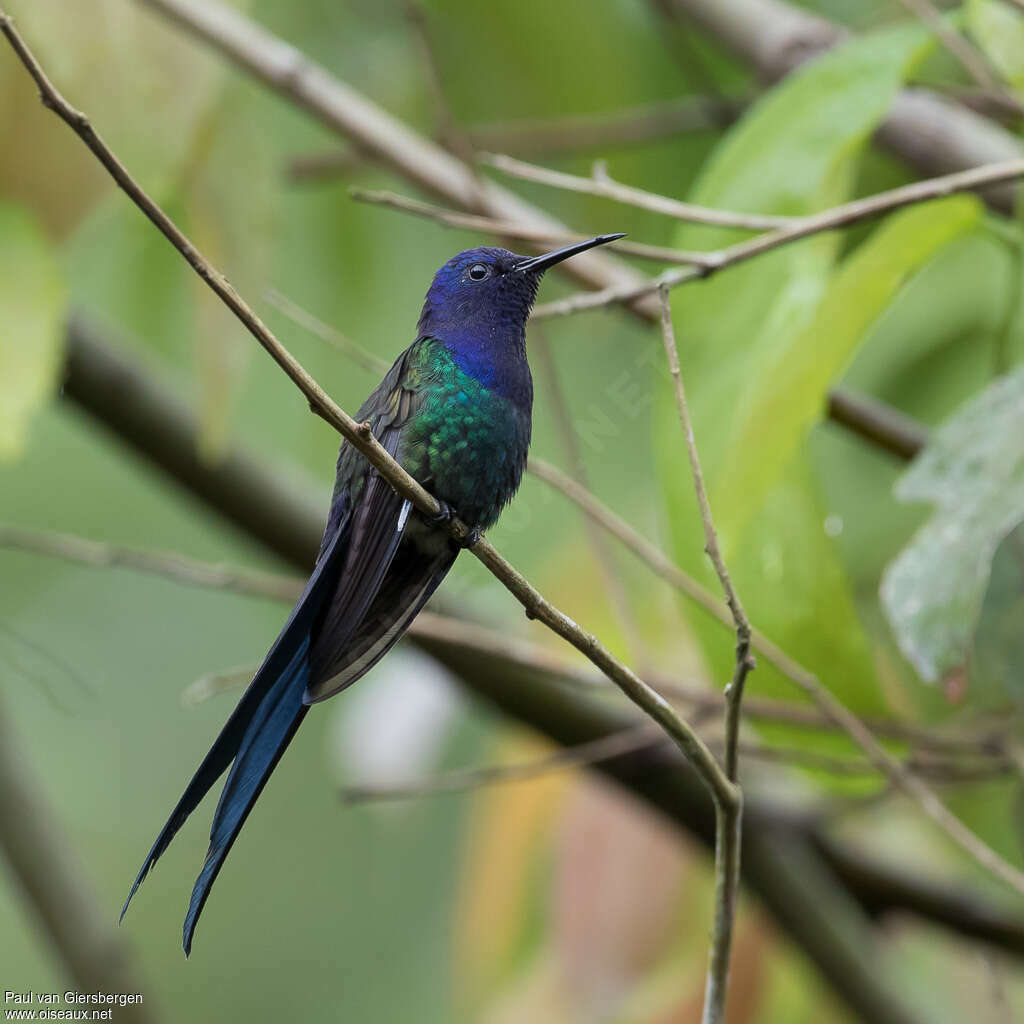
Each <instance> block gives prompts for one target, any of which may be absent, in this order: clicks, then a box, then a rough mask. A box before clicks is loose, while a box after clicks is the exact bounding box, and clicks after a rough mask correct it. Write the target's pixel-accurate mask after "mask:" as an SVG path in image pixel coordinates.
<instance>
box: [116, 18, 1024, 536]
mask: <svg viewBox="0 0 1024 1024" xmlns="http://www.w3.org/2000/svg"><path fill="white" fill-rule="evenodd" d="M138 2H140V3H143V4H145V5H146V6H148V7H151V8H153V9H155V10H158V11H160V12H162V13H163V14H165V15H167V16H168V17H169V18H170V19H171V20H172V21H174V22H175V23H177V24H178V25H180V26H182V27H183V28H185V29H186V30H187V31H188V32H190V33H191V34H192V35H194V36H195V37H197V38H199V39H201V40H204V41H205V42H207V43H209V44H210V45H211V46H213V47H214V48H215V49H216V50H217V51H218V52H220V53H221V54H223V55H224V56H225V57H227V58H228V59H229V60H231V61H233V62H234V63H235V64H236V65H237V66H239V67H240V68H242V69H244V70H245V71H247V72H249V73H250V74H251V75H253V76H254V77H255V78H256V79H258V80H259V81H261V82H262V83H264V84H265V85H266V86H268V87H269V88H270V89H272V90H274V91H276V92H277V93H278V94H280V95H281V96H283V97H285V98H286V99H287V100H289V101H290V102H291V103H293V104H294V105H295V106H296V107H298V108H299V109H302V110H304V111H306V112H307V113H309V114H311V115H312V116H313V117H315V118H317V119H318V120H319V121H320V122H322V123H323V124H325V125H327V127H329V128H330V129H331V130H332V131H334V132H336V133H338V134H340V135H342V136H344V137H345V138H346V139H348V140H349V142H350V143H351V144H352V145H353V146H354V147H355V148H356V149H357V150H358V151H359V152H360V153H362V154H365V155H366V156H367V158H368V159H374V160H377V161H379V162H380V163H382V164H383V165H384V166H386V167H389V168H391V169H392V170H393V171H395V172H396V173H398V174H399V175H401V176H402V177H404V178H405V179H406V180H407V181H408V182H410V183H411V184H413V185H415V186H417V187H420V188H423V189H425V190H427V191H428V192H431V193H433V194H434V195H437V196H440V197H441V198H442V199H444V200H445V201H446V202H448V203H451V204H452V205H454V206H458V207H461V208H463V209H467V208H469V206H470V204H471V201H472V199H473V194H472V191H471V189H470V187H469V185H468V183H467V181H466V174H467V171H466V168H465V167H464V166H463V165H462V164H461V163H460V162H459V161H457V160H455V159H454V158H452V156H451V155H450V154H448V153H446V152H445V151H444V150H442V149H440V148H438V147H437V146H435V145H433V144H431V143H430V142H429V141H427V140H424V139H421V138H419V137H418V136H417V135H416V134H415V133H414V132H413V131H412V129H410V128H409V127H408V126H407V125H405V124H402V123H401V122H399V121H397V120H395V119H394V118H393V117H391V116H390V115H389V114H387V113H386V112H385V111H383V110H382V109H380V108H379V107H377V106H376V105H375V104H373V103H372V102H371V101H370V100H368V99H367V98H366V97H364V96H362V95H360V94H359V93H358V92H356V91H355V90H353V89H352V88H351V87H350V86H348V85H346V84H345V83H344V82H341V81H339V80H338V79H337V78H335V77H334V76H332V75H331V74H329V73H328V72H327V71H326V70H325V69H324V68H323V67H321V66H319V65H316V64H314V63H313V62H311V61H309V60H308V59H307V58H305V57H304V56H303V55H302V54H301V53H300V52H299V51H298V50H296V49H295V48H294V47H292V46H289V45H288V44H287V43H284V42H282V41H281V40H280V39H277V38H276V37H275V36H273V35H272V34H271V33H269V32H267V31H266V30H265V29H263V28H261V27H260V26H258V25H257V24H255V23H254V22H252V21H251V20H249V19H247V18H246V17H245V16H244V15H242V14H241V13H240V12H239V11H237V10H233V9H231V8H228V7H225V6H224V5H223V4H219V3H217V2H216V0H205V2H203V3H201V4H200V3H197V2H196V0H138ZM663 2H664V4H665V7H666V10H668V9H669V8H672V9H673V10H674V9H675V6H678V7H682V6H683V4H682V0H677V3H676V4H675V5H673V4H672V3H670V2H669V0H663ZM697 2H698V0H689V3H688V4H687V6H693V5H695V4H696V3H697ZM702 3H704V4H707V6H706V8H705V7H702V10H701V12H700V16H701V18H702V19H704V20H708V21H713V22H715V23H716V24H715V26H714V27H716V28H717V19H722V18H724V22H725V24H726V25H728V26H730V27H731V28H734V29H737V30H739V31H738V32H737V34H736V37H735V38H734V37H732V36H730V38H728V39H727V40H726V42H727V44H728V45H730V46H736V45H738V46H739V48H740V49H741V52H742V53H743V55H744V56H745V57H750V58H751V59H755V58H756V59H757V60H764V61H766V62H768V64H771V67H768V64H766V65H765V68H766V71H767V74H768V77H779V76H781V74H783V73H785V72H786V71H788V70H789V68H790V66H791V65H790V64H789V63H785V62H786V61H788V60H789V59H790V58H795V57H806V56H809V55H810V54H811V53H812V52H817V49H820V48H821V46H820V45H818V46H816V47H810V48H807V47H802V46H799V45H797V46H793V45H790V42H791V40H790V39H789V35H790V34H792V35H793V36H798V37H800V39H801V40H803V39H804V38H805V37H811V36H815V35H817V37H819V38H820V40H821V42H822V43H823V44H824V45H828V44H830V43H831V42H833V41H834V40H835V37H836V34H837V33H836V31H835V30H834V29H832V27H831V26H830V25H829V23H827V22H825V21H824V20H823V19H820V18H814V17H812V16H811V15H808V14H807V13H806V12H805V11H802V10H800V9H797V8H790V7H787V6H786V5H785V4H782V3H780V0H770V3H769V0H713V2H712V0H702ZM737 4H738V5H739V6H740V7H743V8H744V10H745V9H746V8H747V7H751V8H752V9H751V10H750V12H749V13H750V14H751V17H750V19H746V18H744V17H743V16H742V13H743V12H738V11H736V10H735V8H736V5H737ZM769 8H770V9H769ZM779 13H784V14H785V15H786V18H785V21H786V24H785V26H781V28H782V36H781V37H780V41H781V43H782V44H783V45H782V46H781V47H779V48H775V47H773V48H770V49H764V48H762V47H761V46H760V42H761V39H762V35H763V33H761V32H760V30H759V28H758V26H760V27H764V26H765V25H766V24H767V25H768V26H769V27H771V29H772V33H771V34H772V37H773V38H775V30H776V29H779V28H780V26H779V25H778V24H777V22H778V21H779V18H778V17H777V15H778V14H779ZM730 19H731V20H730ZM748 21H749V24H748ZM751 26H754V28H753V30H752V29H751ZM808 26H810V29H808ZM791 29H792V33H790V30H791ZM823 37H827V38H823ZM744 47H746V48H744ZM748 50H749V52H748ZM777 59H778V60H781V61H782V62H783V63H782V64H779V65H778V66H776V64H774V63H772V62H773V61H776V60H777ZM897 106H899V107H900V111H901V113H900V116H899V117H896V116H895V115H894V116H893V117H892V118H891V119H890V127H891V129H892V130H893V132H894V133H896V134H900V133H903V134H905V135H906V136H907V139H908V140H909V143H910V144H911V146H910V148H915V147H916V148H915V151H914V153H911V154H910V158H911V161H912V162H914V160H913V158H914V157H915V156H916V155H919V153H918V151H920V150H922V149H928V148H929V147H932V148H934V145H935V144H936V140H938V141H939V142H941V143H943V144H946V143H948V144H949V148H950V149H951V150H954V151H955V152H954V154H953V156H952V157H951V158H950V159H951V160H952V163H953V164H954V165H956V164H957V162H958V161H960V162H963V163H968V164H970V163H982V162H989V161H991V162H995V161H996V160H1001V159H1003V158H1004V157H1007V158H1008V157H1009V156H1010V155H1017V154H1018V153H1019V152H1020V144H1019V142H1018V140H1016V139H1015V138H1013V137H1012V136H1009V135H1008V134H1006V133H1005V132H1003V133H998V134H997V135H992V133H991V132H987V130H984V125H985V122H984V121H983V120H982V119H980V118H978V117H976V116H975V115H973V114H971V113H970V112H963V113H962V114H961V112H960V111H959V110H958V108H956V107H950V108H948V109H947V107H946V106H945V105H939V104H937V102H936V101H932V100H930V99H928V98H927V97H919V96H917V95H916V94H914V96H913V97H911V96H910V94H907V95H906V96H905V97H904V98H903V100H902V101H901V102H899V103H898V104H897ZM937 106H940V107H941V109H940V110H939V111H936V110H935V109H933V108H935V107H937ZM940 114H941V116H940ZM905 148H907V147H905ZM929 154H930V150H929ZM943 159H944V161H945V162H942V163H940V164H939V165H938V166H940V167H941V168H943V169H944V168H946V167H948V166H949V164H950V161H949V160H946V159H945V157H944V158H943ZM936 160H937V158H936V157H933V156H932V155H929V156H928V159H927V160H925V159H924V157H923V156H922V159H921V160H918V161H917V162H918V163H921V162H924V163H929V165H930V166H931V167H932V169H934V168H935V166H936ZM484 192H485V197H486V200H487V210H486V213H487V214H488V215H489V216H492V217H494V218H495V219H497V220H500V221H504V222H507V223H517V224H521V225H522V224H525V225H528V226H530V227H533V228H537V229H540V230H545V231H551V232H559V231H564V230H565V228H564V226H563V225H561V224H559V223H557V222H556V221H554V220H552V219H551V218H550V217H548V216H547V215H546V214H544V213H541V212H540V211H538V210H537V209H536V208H535V207H533V206H530V205H529V204H527V203H525V202H524V201H523V200H521V199H519V197H518V196H515V195H513V194H512V193H510V192H508V191H506V190H503V189H499V188H498V187H497V186H495V185H493V184H492V183H489V182H485V189H484ZM1006 195H1007V191H1006V190H1002V191H1000V194H999V197H998V198H999V204H1000V205H1001V207H1003V208H1006V209H1011V208H1012V203H1010V202H1009V201H1008V200H1007V199H1006ZM991 197H992V190H991V189H989V190H988V192H987V193H986V198H991ZM559 270H561V271H563V272H564V273H566V274H568V275H569V276H574V277H575V278H576V279H577V280H579V281H580V282H581V283H582V284H584V285H586V286H587V287H588V288H595V289H604V288H605V287H607V286H609V285H612V284H614V285H617V286H619V287H621V288H623V289H629V288H630V287H632V286H640V285H643V284H644V283H645V279H644V278H643V277H642V276H641V275H640V274H638V273H636V272H635V271H634V270H633V269H632V268H631V267H627V266H625V265H623V264H622V263H621V262H619V261H617V260H615V258H614V257H613V256H611V255H610V254H602V253H583V254H582V255H580V256H578V257H576V258H575V259H573V260H568V261H566V262H565V263H563V264H560V265H559ZM642 291H643V293H644V294H642V296H641V298H639V299H636V300H634V301H631V302H628V303H627V305H628V308H629V310H630V311H632V312H633V313H635V314H636V315H638V316H640V317H642V318H643V319H646V320H648V321H650V322H654V321H656V320H657V317H658V308H657V302H655V301H652V300H651V295H650V294H647V291H648V289H647V288H646V286H645V287H644V288H643V289H642ZM536 314H537V311H535V312H534V318H536ZM139 412H140V414H141V412H142V410H141V409H140V410H139ZM121 425H122V426H126V424H121ZM130 436H131V435H130ZM164 447H165V448H166V449H167V451H168V453H174V454H175V456H176V459H177V461H178V462H179V463H180V462H181V461H182V452H183V450H184V449H183V448H182V447H181V446H180V445H177V444H174V445H171V444H167V445H165V446H164ZM147 454H149V455H150V456H153V455H155V454H157V453H156V452H154V450H153V448H152V446H151V447H150V449H149V450H148V452H147ZM158 461H159V459H158ZM161 464H162V465H165V466H167V465H168V463H167V462H162V463H161ZM169 468H171V471H172V472H173V473H175V475H178V476H180V475H181V473H180V470H181V468H182V467H181V466H180V465H176V466H173V467H169ZM218 480H219V478H218ZM187 482H188V483H189V484H190V485H195V484H198V483H202V485H203V486H204V488H205V491H204V493H205V494H206V495H207V496H208V497H211V498H216V499H217V503H218V507H223V506H225V505H228V504H230V503H231V501H232V495H233V494H234V493H235V491H234V489H233V488H232V487H229V486H224V487H221V488H219V489H218V488H217V482H218V481H217V480H211V479H209V475H208V474H206V475H204V474H203V473H202V472H201V469H200V467H199V466H198V465H196V464H194V460H193V465H192V466H191V474H190V476H189V480H188V481H187ZM215 491H216V492H217V493H214V492H215ZM281 497H282V496H281V495H278V504H280V498H281ZM237 512H238V510H237V509H232V513H237ZM263 536H265V537H266V538H267V539H269V540H270V541H271V542H272V544H273V545H274V546H275V548H276V549H278V550H281V549H282V548H284V547H285V546H289V547H291V546H293V545H294V541H293V540H292V538H291V537H290V536H289V535H288V534H286V533H285V532H282V531H274V530H269V529H268V530H266V531H264V533H263ZM313 549H314V550H315V545H313ZM290 554H291V552H289V556H290Z"/></svg>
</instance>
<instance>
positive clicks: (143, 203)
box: [0, 12, 735, 803]
mask: <svg viewBox="0 0 1024 1024" xmlns="http://www.w3.org/2000/svg"><path fill="white" fill-rule="evenodd" d="M0 32H2V33H3V35H4V36H5V37H6V38H7V39H8V41H9V42H10V43H11V45H12V47H13V48H14V51H15V53H16V54H17V55H18V57H19V59H20V60H21V62H22V63H23V64H24V66H25V68H26V70H27V71H28V72H29V74H30V75H31V76H32V78H33V79H34V80H35V82H36V84H37V85H38V86H39V89H40V94H41V96H42V98H43V102H44V104H45V105H46V106H47V107H48V108H49V109H51V110H53V111H54V113H56V114H57V115H58V116H59V117H60V118H61V120H63V121H64V122H65V123H66V124H67V125H68V126H69V127H70V128H71V129H72V130H73V131H74V132H75V133H76V134H77V135H78V136H79V137H80V138H81V139H82V141H83V142H84V143H85V144H86V145H87V146H88V147H89V149H90V150H91V151H92V152H93V153H94V154H95V155H96V156H97V158H98V159H99V160H100V162H101V163H102V164H103V166H104V167H106V168H107V170H108V171H109V172H110V174H111V176H112V177H113V178H114V180H115V181H116V182H117V184H118V185H119V186H120V187H121V188H122V190H123V191H124V192H125V193H126V194H127V195H128V197H129V198H130V199H131V200H132V201H133V202H134V203H135V205H136V206H138V207H139V209H140V210H142V212H143V213H145V214H146V216H147V217H148V218H149V219H150V220H151V221H152V222H153V224H154V225H155V226H156V227H157V228H158V229H159V230H160V231H161V233H162V234H163V235H164V236H165V237H166V238H167V239H168V240H169V241H170V242H171V244H172V245H173V246H174V247H175V248H176V249H177V250H178V251H179V252H180V253H181V254H182V256H184V258H185V259H186V261H187V262H188V264H189V265H190V266H191V267H192V268H193V269H194V270H195V271H196V273H197V274H198V275H199V277H200V278H201V279H202V280H203V281H204V282H205V283H206V284H207V285H208V286H209V287H210V289H211V290H212V291H213V292H214V293H215V294H216V295H217V296H218V298H220V299H221V301H222V302H224V304H225V305H226V306H227V307H228V308H229V309H230V310H231V312H232V313H234V314H235V316H236V317H237V318H238V319H239V321H241V323H242V324H243V325H244V326H245V327H246V329H247V330H248V331H249V333H250V334H252V335H253V337H254V338H255V339H256V340H257V341H258V342H259V343H260V345H261V346H262V347H263V348H264V349H265V350H266V351H267V353H268V354H269V355H270V356H271V358H273V360H274V361H275V362H276V363H277V364H278V366H280V367H281V369H282V370H283V371H284V372H285V374H287V376H288V377H289V378H290V379H291V380H292V382H293V383H294V384H295V385H296V387H298V389H299V390H300V391H301V392H302V393H303V395H305V397H306V399H307V400H308V402H309V404H310V408H311V409H313V410H314V411H317V412H319V414H320V415H321V416H322V418H323V419H324V420H325V421H326V422H328V423H330V424H331V426H333V427H334V428H335V429H336V430H337V431H338V433H340V434H341V435H342V436H343V437H344V438H345V439H346V440H347V441H348V442H349V443H350V444H351V445H352V446H353V447H354V448H355V449H356V450H357V451H359V452H360V453H361V454H362V455H363V456H364V457H365V458H366V459H367V461H369V462H370V464H371V465H372V466H373V467H374V468H375V469H376V470H377V472H378V473H380V475H381V476H382V477H383V478H384V479H385V480H387V481H388V483H389V484H391V486H392V487H394V488H395V490H396V491H397V492H398V493H399V494H400V495H402V496H403V497H404V498H406V499H407V500H409V501H410V502H412V503H413V504H414V505H415V506H416V508H418V509H419V510H420V511H421V512H424V513H426V514H427V515H428V516H430V517H436V516H437V515H438V514H439V512H440V510H441V506H440V505H439V504H438V501H437V499H436V498H434V497H433V495H431V494H429V493H428V492H427V491H426V490H425V489H424V488H423V487H422V485H420V484H419V483H418V481H416V480H415V479H414V478H413V477H412V476H410V474H409V473H408V472H407V471H406V470H405V469H403V468H402V466H401V465H399V463H398V462H396V461H395V460H394V459H393V458H392V457H391V456H390V455H389V454H388V452H387V451H386V450H385V449H384V447H383V446H382V445H381V444H380V442H379V441H378V440H377V439H376V438H375V437H374V435H373V433H372V431H371V429H370V427H369V424H360V423H357V422H356V421H355V420H354V419H352V417H351V416H349V415H348V413H346V412H345V411H344V410H343V409H342V408H341V407H340V406H338V405H337V404H336V403H335V402H334V401H333V400H332V399H331V398H330V396H329V395H327V393H326V392H325V391H324V390H323V389H322V388H321V387H320V385H319V384H317V383H316V381H315V380H313V378H312V377H311V376H310V375H309V374H308V373H307V372H306V370H305V369H304V368H303V367H302V366H301V364H300V363H299V362H298V361H297V360H296V359H295V358H294V357H293V356H292V355H291V353H289V352H288V351H287V349H285V348H284V346H283V345H282V344H281V343H280V342H279V341H278V340H277V338H275V337H274V335H273V334H272V333H271V332H270V330H269V329H268V328H267V327H266V325H265V324H264V323H263V322H262V320H260V319H259V317H258V316H256V314H255V313H254V312H253V311H252V309H251V308H250V307H249V306H248V305H247V304H246V302H245V301H244V300H243V299H242V297H241V296H240V295H239V294H238V293H237V292H236V291H235V289H234V288H233V287H232V286H231V285H230V284H229V283H228V281H227V279H226V278H225V277H224V276H223V275H222V274H220V272H219V271H217V270H216V269H215V268H214V267H213V266H212V264H210V263H209V262H208V261H207V260H206V259H205V258H204V257H203V256H202V255H201V254H200V253H199V251H198V250H197V249H196V248H195V247H194V246H193V245H192V243H191V242H190V241H189V240H188V239H187V238H186V237H185V235H184V234H182V232H181V231H180V230H179V229H178V228H177V227H176V226H175V225H174V223H173V222H172V221H171V220H170V218H169V217H168V216H167V215H166V214H165V213H164V212H163V210H162V209H161V208H160V207H159V206H158V205H157V204H156V203H154V202H153V200H152V199H151V198H150V197H149V196H148V195H146V193H145V192H144V191H143V190H142V188H141V187H140V186H139V185H138V184H137V183H136V182H135V181H134V179H133V178H132V177H131V176H130V175H129V174H128V172H127V170H126V169H125V168H124V166H123V165H122V164H121V163H120V161H119V160H118V159H117V157H116V156H115V155H114V154H113V152H112V151H111V150H110V149H109V148H108V147H107V146H106V144H105V143H103V141H102V140H101V139H100V138H99V136H98V135H97V134H96V132H95V131H94V130H93V128H92V126H91V125H90V124H89V121H88V119H87V118H86V117H85V116H84V115H83V114H81V113H80V112H79V111H77V110H75V109H74V108H73V107H72V106H71V105H70V104H69V103H68V102H67V101H66V100H65V99H64V97H63V96H61V94H60V93H59V92H58V91H57V90H56V89H55V87H54V86H53V84H52V83H51V82H50V81H49V79H48V78H47V76H46V74H45V73H44V72H43V70H42V68H41V67H40V65H39V63H38V62H37V61H36V59H35V57H34V56H33V55H32V53H31V52H30V51H29V49H28V47H27V46H26V45H25V43H24V41H23V40H22V38H21V36H20V35H19V34H18V32H17V30H16V29H15V28H14V24H13V22H12V21H11V19H10V18H9V17H8V16H7V15H6V14H4V13H3V12H0ZM449 530H450V533H451V535H452V537H453V538H454V539H455V540H456V541H459V542H462V541H464V540H465V539H466V538H467V537H468V535H469V530H468V528H467V527H466V525H465V523H463V522H462V521H461V520H459V519H453V520H452V521H451V523H450V524H449ZM470 550H471V551H472V553H473V554H474V555H475V556H476V557H477V558H478V559H479V560H480V561H481V562H482V563H483V564H484V565H485V566H486V567H487V568H488V569H489V570H490V571H491V573H492V574H493V575H494V576H495V577H496V578H497V579H498V580H499V581H501V582H502V583H503V584H504V585H505V587H506V589H508V590H509V592H510V593H511V594H512V595H513V596H514V597H515V598H516V599H517V600H518V601H519V602H520V604H521V605H522V606H523V608H524V610H525V611H526V613H527V615H528V616H529V617H530V618H534V619H537V620H539V621H540V622H542V623H543V624H544V625H546V626H547V627H548V628H549V629H551V630H552V631H553V632H555V633H557V634H558V635H559V636H561V637H562V638H563V639H564V640H566V641H568V642H569V643H570V644H572V645H573V646H574V647H576V648H577V650H579V651H580V652H581V653H582V654H584V655H585V656H586V657H587V658H589V659H590V660H591V661H592V662H593V663H594V664H595V665H596V666H597V667H598V668H599V669H601V671H602V672H604V673H605V674H606V675H607V676H608V678H609V679H610V680H611V681H612V682H614V683H615V684H616V685H617V686H618V687H619V688H620V689H621V690H622V691H623V693H625V694H626V695H627V696H628V697H629V698H630V700H632V701H633V702H634V703H635V704H636V705H637V706H638V707H639V708H641V710H643V711H644V712H645V713H646V714H647V715H648V716H649V717H650V718H652V719H653V720H654V721H656V722H657V723H659V724H660V725H661V726H662V728H663V729H664V730H665V731H666V733H668V734H669V735H671V736H672V738H673V739H674V740H675V742H676V743H677V744H678V745H679V748H680V750H681V751H682V752H683V753H684V754H685V755H686V757H687V758H689V759H691V761H692V763H693V765H694V768H695V770H696V771H697V773H698V774H699V775H700V776H701V778H702V779H703V780H704V781H705V783H706V784H707V786H708V787H709V789H710V790H711V792H712V793H713V794H714V796H715V799H716V801H722V802H726V803H727V802H729V801H730V800H732V799H733V798H734V795H735V793H734V786H733V785H732V783H731V782H730V781H729V779H727V778H726V776H725V775H724V774H723V772H722V770H721V768H720V767H719V766H718V762H717V761H716V760H715V758H714V755H713V754H712V753H711V752H710V751H709V750H708V749H707V746H706V745H705V744H704V742H703V741H702V740H701V739H700V737H699V736H698V735H697V733H696V732H695V731H694V730H693V729H692V728H691V727H690V726H689V725H688V724H687V723H686V722H685V721H684V720H683V719H682V718H681V717H680V716H679V715H678V714H677V713H676V711H675V709H674V708H673V707H672V705H671V704H669V703H668V701H666V700H665V699H664V698H663V697H662V696H661V695H660V694H658V693H657V692H656V691H655V690H654V689H652V688H651V687H650V686H649V685H648V684H647V683H645V682H644V681H643V680H642V679H641V678H640V677H639V676H637V675H636V673H635V672H633V671H632V670H631V669H629V668H628V667H627V666H626V665H624V664H622V662H620V661H618V660H617V659H616V658H615V657H613V655H612V654H611V652H610V651H608V649H607V648H606V647H604V645H603V644H601V642H600V641H599V640H598V639H597V637H595V636H593V635H592V634H590V633H587V632H586V631H584V630H583V629H581V628H580V626H579V625H577V624H576V623H575V622H574V621H573V620H572V619H571V618H569V616H567V615H566V614H565V613H564V612H562V611H561V610H559V609H558V608H556V607H555V606H554V605H553V604H551V602H550V601H548V600H547V599H546V598H544V597H543V595H542V594H541V593H540V592H539V591H538V590H536V589H535V588H534V587H533V586H532V585H531V584H530V583H529V582H528V581H527V580H526V578H525V577H524V576H523V575H522V574H521V573H519V572H518V571H517V570H516V569H515V568H514V567H513V566H512V565H511V564H510V563H509V562H508V561H506V560H505V559H504V558H503V557H502V556H501V555H500V554H499V553H498V551H497V550H496V549H495V548H494V547H493V546H492V545H491V543H490V542H489V541H488V540H487V539H486V538H481V539H480V540H478V541H477V542H476V543H475V544H473V545H472V547H471V548H470Z"/></svg>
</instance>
